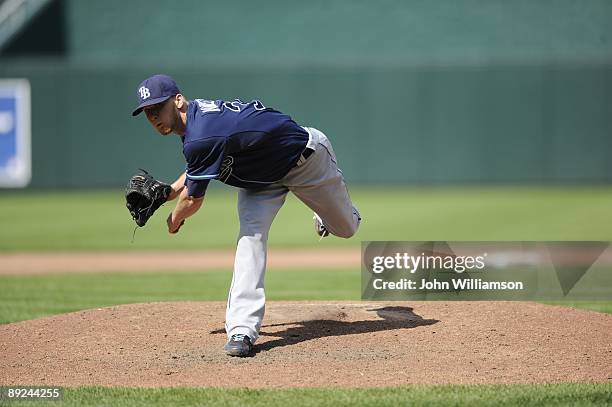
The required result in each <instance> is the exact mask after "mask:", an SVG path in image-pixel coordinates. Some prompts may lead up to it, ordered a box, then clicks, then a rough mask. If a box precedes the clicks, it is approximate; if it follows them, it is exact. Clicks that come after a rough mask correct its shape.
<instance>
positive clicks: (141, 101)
mask: <svg viewBox="0 0 612 407" xmlns="http://www.w3.org/2000/svg"><path fill="white" fill-rule="evenodd" d="M178 93H181V91H180V90H179V88H178V86H176V82H174V79H172V78H171V77H169V76H168V75H153V76H151V77H150V78H147V79H145V80H144V81H142V82H141V83H140V85H139V86H138V89H137V90H136V95H137V96H138V107H137V108H136V110H134V111H133V112H132V116H137V115H139V114H140V112H142V109H143V108H144V107H147V106H151V105H155V104H157V103H161V102H165V101H166V100H168V99H170V98H171V97H172V96H174V95H176V94H178Z"/></svg>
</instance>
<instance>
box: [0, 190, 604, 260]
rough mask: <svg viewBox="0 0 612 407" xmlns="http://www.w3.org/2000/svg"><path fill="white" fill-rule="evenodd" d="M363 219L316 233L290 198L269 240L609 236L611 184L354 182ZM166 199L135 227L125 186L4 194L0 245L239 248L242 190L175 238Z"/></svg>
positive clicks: (213, 195)
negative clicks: (337, 234)
mask: <svg viewBox="0 0 612 407" xmlns="http://www.w3.org/2000/svg"><path fill="white" fill-rule="evenodd" d="M351 196H352V198H353V201H354V202H355V204H356V205H357V206H358V207H359V209H360V211H361V212H362V215H363V217H364V222H363V224H362V227H361V230H360V232H359V233H358V235H357V236H355V237H354V238H352V239H349V240H345V239H337V238H333V239H326V240H325V241H324V242H321V243H319V242H318V239H317V238H316V236H315V235H314V233H313V228H312V220H311V217H312V214H311V211H310V210H309V209H307V208H306V207H305V206H304V205H303V204H302V203H301V202H299V201H298V200H297V199H296V198H295V197H293V195H291V194H290V195H289V198H288V200H287V203H286V204H285V206H284V207H283V208H282V209H281V211H280V213H279V215H278V217H277V219H276V221H275V223H274V225H273V227H272V231H271V235H270V246H271V247H316V246H321V245H324V246H326V247H333V246H345V247H346V246H356V245H358V244H359V242H360V241H362V240H416V241H421V240H603V241H610V240H612V228H611V227H610V225H612V205H611V202H612V188H610V187H453V188H450V187H445V188H433V187H428V188H425V187H423V188H416V187H411V188H407V187H353V188H351ZM171 208H172V205H171V204H166V205H165V206H164V207H162V208H161V209H160V212H159V213H158V214H156V216H155V217H154V218H152V219H151V221H150V222H149V224H147V226H146V227H144V228H141V229H139V230H138V231H137V233H136V239H135V242H134V243H133V244H132V243H130V242H131V239H132V231H133V228H134V224H133V222H132V220H131V219H130V217H129V214H128V212H127V209H126V208H125V206H124V198H123V192H122V191H119V190H118V191H89V192H82V191H78V192H77V191H72V192H25V193H14V192H12V193H2V194H0V223H1V224H2V228H0V251H16V250H26V251H27V250H107V249H118V250H134V249H177V248H180V249H205V248H233V247H234V245H235V241H236V234H237V230H238V218H237V210H236V192H235V190H233V189H224V188H215V189H213V190H211V191H210V193H209V194H208V197H207V199H206V202H205V204H204V207H203V208H202V209H201V210H200V212H199V213H198V214H196V215H195V216H194V217H193V218H191V219H189V220H188V222H187V223H186V225H185V227H184V228H183V230H181V232H180V233H179V234H178V235H176V236H171V235H168V234H167V233H166V231H165V218H166V215H167V213H169V211H170V210H171Z"/></svg>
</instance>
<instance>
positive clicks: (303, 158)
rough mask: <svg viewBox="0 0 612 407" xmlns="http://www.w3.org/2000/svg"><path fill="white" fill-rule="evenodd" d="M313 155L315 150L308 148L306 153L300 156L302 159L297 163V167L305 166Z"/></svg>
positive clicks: (305, 150)
mask: <svg viewBox="0 0 612 407" xmlns="http://www.w3.org/2000/svg"><path fill="white" fill-rule="evenodd" d="M312 153H314V149H312V148H309V147H306V148H305V149H304V151H303V152H302V155H300V159H299V160H298V161H297V163H296V165H297V166H300V165H302V164H304V163H305V162H306V160H307V159H308V157H310V156H311V155H312Z"/></svg>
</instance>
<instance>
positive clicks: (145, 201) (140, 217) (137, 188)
mask: <svg viewBox="0 0 612 407" xmlns="http://www.w3.org/2000/svg"><path fill="white" fill-rule="evenodd" d="M140 171H141V172H140V173H138V174H136V175H134V176H133V177H132V178H130V181H129V182H128V185H127V188H126V189H125V206H127V208H128V210H129V211H130V215H132V218H133V219H134V221H136V224H137V225H138V226H144V225H145V224H146V223H147V221H148V220H149V218H150V217H151V216H152V215H153V213H154V212H155V211H156V210H157V209H158V208H159V207H160V206H162V204H163V203H164V202H166V201H167V200H168V196H170V193H171V192H172V187H171V186H170V185H169V184H166V183H164V182H161V181H158V180H156V179H155V178H153V177H152V176H151V175H150V174H149V173H148V172H146V171H145V170H143V169H141V170H140Z"/></svg>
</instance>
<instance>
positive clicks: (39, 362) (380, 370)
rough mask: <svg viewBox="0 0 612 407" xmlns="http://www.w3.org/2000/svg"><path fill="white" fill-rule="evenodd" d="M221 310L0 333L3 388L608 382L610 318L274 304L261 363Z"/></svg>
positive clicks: (505, 309)
mask: <svg viewBox="0 0 612 407" xmlns="http://www.w3.org/2000/svg"><path fill="white" fill-rule="evenodd" d="M224 312H225V303H221V302H181V303H151V304H133V305H122V306H115V307H108V308H102V309H94V310H87V311H80V312H74V313H70V314H64V315H58V316H53V317H48V318H41V319H37V320H32V321H24V322H18V323H13V324H7V325H2V326H0V354H2V358H1V359H0V385H9V384H20V385H24V384H47V385H51V384H53V385H71V386H73V385H108V386H112V385H122V386H151V387H154V386H223V387H300V386H343V387H345V386H346V387H367V386H395V385H402V384H409V383H457V384H459V383H462V384H467V383H542V382H560V381H580V382H602V383H606V382H608V383H609V382H611V381H612V315H607V314H601V313H596V312H589V311H581V310H574V309H570V308H564V307H556V306H547V305H541V304H535V303H521V302H391V303H381V302H373V303H359V302H357V303H355V302H270V303H268V306H267V311H266V319H265V321H264V326H263V327H262V335H261V337H260V339H259V340H258V342H257V345H256V350H257V353H256V354H255V355H254V356H253V357H250V358H243V359H240V358H230V357H228V356H226V355H225V354H224V353H223V351H222V346H223V344H224V343H225V340H226V336H225V333H224V330H223V320H224Z"/></svg>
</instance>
